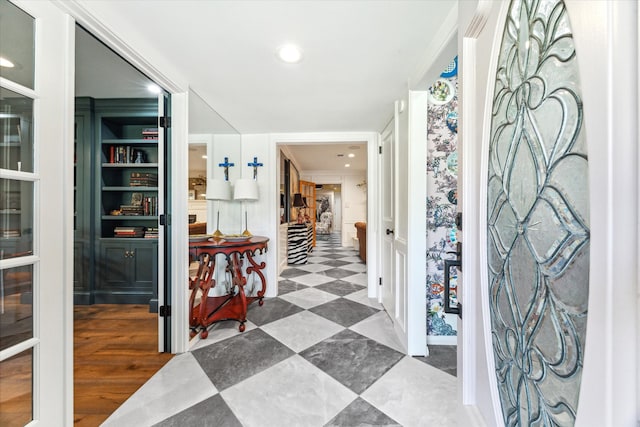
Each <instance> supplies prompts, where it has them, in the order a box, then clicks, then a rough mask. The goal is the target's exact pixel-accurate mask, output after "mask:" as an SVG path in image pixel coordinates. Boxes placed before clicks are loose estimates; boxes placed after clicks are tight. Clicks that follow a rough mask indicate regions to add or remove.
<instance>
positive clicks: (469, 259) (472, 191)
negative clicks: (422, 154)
mask: <svg viewBox="0 0 640 427" xmlns="http://www.w3.org/2000/svg"><path fill="white" fill-rule="evenodd" d="M462 52H463V53H462V57H461V58H460V61H459V62H458V66H459V67H460V68H461V77H462V85H461V86H462V87H463V88H470V89H471V90H468V91H467V90H465V91H464V98H463V102H461V103H460V107H461V110H462V111H461V114H460V117H461V118H462V117H463V118H464V120H461V121H460V133H459V135H458V138H460V142H461V143H459V147H460V168H459V170H460V171H461V174H460V175H461V176H460V183H461V185H460V196H461V197H460V206H459V207H458V209H459V210H460V211H461V212H463V215H462V231H461V234H462V239H461V241H462V274H461V275H460V276H461V278H462V285H461V286H460V291H459V293H460V296H459V298H460V302H461V303H462V308H463V312H462V316H463V320H462V321H461V322H459V326H460V327H459V329H458V331H459V335H458V336H459V339H460V342H461V348H462V351H461V352H460V354H459V355H458V360H459V361H460V364H461V369H460V372H459V375H458V378H459V387H460V388H461V390H460V392H461V398H462V402H461V403H462V404H463V405H472V404H475V402H476V396H475V393H476V369H477V364H476V352H477V351H478V350H477V348H478V346H477V343H476V333H475V325H474V320H475V319H477V318H478V317H479V316H480V314H479V313H478V312H477V310H476V303H475V302H476V301H477V299H478V298H480V295H479V293H478V287H477V282H476V277H477V276H478V272H479V270H480V265H479V263H478V259H477V257H476V256H475V255H474V253H475V252H476V251H478V249H479V247H480V246H479V243H478V232H477V228H478V226H479V224H478V215H479V212H478V211H479V209H480V206H479V201H478V197H479V196H478V193H477V191H476V185H477V181H476V177H477V176H479V174H480V171H479V170H478V169H477V166H478V164H477V162H476V161H475V159H477V158H478V144H477V142H478V141H476V140H475V138H473V135H474V132H475V129H476V119H477V114H476V112H475V105H476V102H477V101H476V96H475V94H476V92H475V87H476V85H477V84H478V82H477V80H476V40H475V38H473V39H472V38H467V37H465V38H464V40H463V42H462ZM467 135H468V136H467ZM466 159H474V160H473V161H470V162H469V161H465V160H466ZM472 251H473V253H472ZM465 273H466V274H465ZM465 319H468V320H467V321H465Z"/></svg>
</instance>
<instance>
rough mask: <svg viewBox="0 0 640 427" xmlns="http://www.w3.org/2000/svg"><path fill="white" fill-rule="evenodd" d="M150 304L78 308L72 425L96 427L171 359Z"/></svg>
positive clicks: (75, 312)
mask: <svg viewBox="0 0 640 427" xmlns="http://www.w3.org/2000/svg"><path fill="white" fill-rule="evenodd" d="M157 322H158V318H157V315H156V314H154V313H149V307H148V306H147V305H132V304H96V305H84V306H83V305H80V306H75V309H74V346H73V347H74V381H73V384H74V426H81V427H95V426H99V425H100V424H101V423H102V422H103V421H104V420H106V419H107V418H108V417H109V415H111V413H113V411H115V410H116V409H117V408H118V407H119V406H120V405H121V404H122V403H123V402H124V401H125V400H127V399H128V398H129V396H131V395H132V394H133V393H134V392H135V391H136V390H137V389H138V388H140V386H142V385H143V384H144V383H145V382H146V381H147V380H148V379H149V378H151V376H153V374H155V373H156V372H157V371H158V370H159V369H160V368H161V367H162V366H163V365H164V364H165V363H167V362H168V361H169V359H171V357H172V355H171V354H165V353H158V332H157V331H158V327H157Z"/></svg>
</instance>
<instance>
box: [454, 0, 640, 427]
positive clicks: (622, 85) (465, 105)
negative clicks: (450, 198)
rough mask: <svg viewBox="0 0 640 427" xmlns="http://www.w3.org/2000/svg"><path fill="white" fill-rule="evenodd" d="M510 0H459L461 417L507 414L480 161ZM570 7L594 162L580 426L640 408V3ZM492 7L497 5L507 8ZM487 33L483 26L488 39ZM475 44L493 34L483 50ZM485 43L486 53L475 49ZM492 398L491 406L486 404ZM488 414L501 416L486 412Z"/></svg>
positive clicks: (622, 419) (633, 416)
mask: <svg viewBox="0 0 640 427" xmlns="http://www.w3.org/2000/svg"><path fill="white" fill-rule="evenodd" d="M463 3H465V2H463ZM508 3H509V2H505V3H504V4H496V3H493V2H490V1H476V2H473V3H472V2H468V3H465V4H464V5H462V4H461V14H460V17H461V18H460V21H461V22H466V23H467V24H465V25H468V26H467V28H466V29H465V34H464V38H462V39H461V41H462V43H461V45H462V47H463V51H462V55H461V57H460V63H461V65H462V67H461V69H462V82H463V84H462V88H463V90H464V92H463V94H462V110H461V113H462V114H461V129H460V132H461V135H460V138H461V140H462V141H463V143H462V150H463V151H462V154H463V155H462V171H463V175H462V178H463V180H462V187H463V191H462V194H461V195H462V206H463V209H464V215H463V237H464V243H463V275H462V277H463V282H462V286H461V301H462V304H463V308H464V310H463V315H464V317H463V319H464V320H463V322H462V328H461V330H462V334H461V338H460V339H461V341H460V342H461V344H462V349H463V351H462V360H461V369H459V371H458V378H459V381H460V382H459V384H460V386H461V393H460V400H459V402H460V404H461V405H462V408H461V409H462V410H461V411H460V413H461V420H463V424H464V425H473V426H476V425H478V426H479V425H495V424H500V421H498V422H496V420H501V419H502V415H501V413H500V409H499V408H498V407H496V405H495V404H494V403H492V401H493V402H497V399H495V397H496V395H497V392H496V390H495V385H492V384H491V383H495V376H494V371H493V368H492V367H491V363H492V360H493V359H492V357H491V354H490V353H491V352H492V350H491V342H490V337H487V336H486V334H484V333H483V332H484V331H488V330H489V329H490V327H489V325H488V316H486V313H487V304H486V295H485V296H484V301H482V303H481V302H480V295H479V294H480V293H479V292H478V289H477V287H478V286H480V287H481V292H484V293H486V287H487V284H486V277H484V276H486V275H485V274H484V273H483V269H482V268H481V266H483V265H486V262H484V258H486V256H483V255H482V254H486V250H485V249H484V248H486V239H484V238H483V232H482V227H483V225H482V224H483V221H482V218H480V220H478V218H479V217H483V216H486V212H483V206H485V203H486V202H485V201H484V200H486V197H485V196H486V189H483V187H482V185H483V184H482V182H484V183H485V184H486V177H484V181H483V179H482V178H483V177H482V173H483V170H486V169H483V167H481V162H480V160H479V159H483V160H482V164H484V165H486V156H487V151H488V150H487V148H486V147H487V141H486V136H487V135H488V129H489V123H488V122H489V119H488V118H487V117H483V116H482V115H481V114H482V112H483V111H486V110H487V108H488V107H490V105H491V102H490V99H491V97H492V90H493V77H492V73H493V74H495V63H496V59H497V54H494V53H492V55H491V60H490V61H489V65H488V66H487V62H486V58H485V57H486V51H487V44H486V43H487V38H486V37H487V36H488V37H489V38H492V39H493V40H492V42H491V43H492V46H493V47H492V49H491V50H492V52H496V51H497V49H498V47H499V44H500V39H501V37H500V35H501V33H502V23H503V22H504V16H505V13H506V8H507V7H508ZM565 4H566V6H567V10H568V13H569V18H570V20H571V25H572V28H573V35H574V41H575V46H576V53H577V60H578V64H579V70H580V78H581V80H582V82H581V87H582V92H583V93H582V95H583V100H584V131H585V132H586V138H587V146H588V153H589V160H590V162H589V185H590V206H591V208H590V215H591V218H590V221H591V245H590V247H591V260H592V261H591V263H590V273H589V274H590V291H589V293H590V295H589V317H588V326H587V338H586V347H585V359H584V370H583V374H582V387H581V393H580V401H579V406H578V415H577V419H576V425H577V426H589V425H635V424H636V423H637V422H638V409H639V408H640V393H639V391H638V387H639V386H640V368H639V365H640V363H639V362H640V350H639V346H640V341H639V337H638V333H639V330H640V325H639V323H638V322H639V321H638V319H639V317H638V314H639V310H638V307H639V306H640V301H639V295H640V293H639V292H638V291H639V286H640V270H639V268H638V256H639V250H638V239H639V238H640V230H639V228H640V226H639V224H638V217H639V212H640V176H639V174H638V165H639V164H640V153H639V150H638V140H639V139H640V136H639V129H638V122H639V120H640V115H639V110H638V102H637V100H638V94H639V85H638V58H639V57H640V53H639V51H638V45H639V40H640V37H639V33H638V22H639V21H638V18H639V17H640V12H639V11H638V9H637V5H636V4H635V2H610V1H607V0H602V1H580V0H565ZM495 8H500V9H499V11H500V13H497V10H496V9H495ZM472 9H475V12H474V15H473V16H469V15H470V13H469V12H470V10H472ZM483 30H484V31H485V34H483V35H482V41H480V38H479V37H480V35H481V33H483ZM496 35H498V36H497V37H496ZM477 43H484V46H483V49H482V50H481V51H480V50H479V47H478V46H477ZM476 49H478V51H477V52H482V55H477V58H476ZM481 56H482V57H483V58H485V62H482V59H481ZM476 59H477V60H478V61H479V63H480V64H481V65H480V66H477V64H476ZM487 73H488V74H487ZM596 82H597V84H596ZM483 93H484V95H481V94H483ZM481 141H482V144H480V142H481ZM624 236H634V237H635V238H625V237H624ZM478 253H480V254H481V256H480V257H478V256H477V254H478ZM483 262H484V264H483ZM479 284H480V285H479ZM476 325H480V327H481V328H482V329H483V330H479V328H478V327H476ZM477 337H480V338H477ZM476 338H477V339H476ZM483 359H484V360H483ZM487 362H488V363H487ZM487 364H488V365H489V366H487ZM489 396H491V397H492V398H491V399H489ZM491 405H493V406H494V407H493V408H492V409H489V410H487V408H488V407H490V406H491ZM480 408H485V409H484V410H481V409H480ZM481 413H482V415H481ZM491 413H493V414H494V415H493V416H494V418H495V419H493V420H492V419H489V418H487V417H490V416H491Z"/></svg>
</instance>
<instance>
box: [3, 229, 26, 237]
mask: <svg viewBox="0 0 640 427" xmlns="http://www.w3.org/2000/svg"><path fill="white" fill-rule="evenodd" d="M20 236H21V231H20V230H19V229H3V230H0V237H2V238H11V237H20Z"/></svg>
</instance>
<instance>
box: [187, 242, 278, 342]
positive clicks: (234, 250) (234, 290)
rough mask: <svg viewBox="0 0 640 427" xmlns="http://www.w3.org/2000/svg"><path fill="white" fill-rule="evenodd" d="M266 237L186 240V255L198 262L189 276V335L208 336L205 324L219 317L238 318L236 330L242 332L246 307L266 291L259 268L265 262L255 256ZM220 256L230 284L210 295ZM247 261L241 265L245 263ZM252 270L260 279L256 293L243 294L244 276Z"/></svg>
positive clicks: (263, 246) (261, 250)
mask: <svg viewBox="0 0 640 427" xmlns="http://www.w3.org/2000/svg"><path fill="white" fill-rule="evenodd" d="M268 241H269V238H267V237H262V236H253V237H251V238H250V239H248V240H244V241H230V240H225V239H224V238H223V239H220V240H206V241H202V242H190V243H189V255H190V258H191V259H196V260H197V261H198V273H197V275H196V276H195V278H190V279H189V289H190V290H191V296H190V297H189V313H190V314H189V326H190V327H191V336H192V337H193V336H195V335H196V334H197V333H198V330H200V337H202V338H207V336H208V335H209V332H208V331H207V327H208V326H209V325H211V324H212V323H215V322H219V321H221V320H237V321H238V322H240V326H239V327H238V330H239V331H240V332H243V331H244V329H245V325H244V324H245V322H246V321H247V307H248V305H249V304H251V303H252V302H254V301H256V300H258V304H259V305H262V304H263V301H262V298H263V297H264V293H265V290H266V280H265V277H264V274H263V272H262V270H263V269H264V268H265V266H266V264H265V262H256V260H255V259H254V257H255V256H257V255H261V254H263V253H265V252H266V251H267V242H268ZM217 258H223V259H224V260H225V261H226V266H225V267H224V268H225V273H226V274H227V275H229V276H230V277H231V280H230V283H229V287H228V288H227V289H226V290H225V293H224V295H221V296H209V290H211V289H212V288H215V286H216V277H217V276H216V259H217ZM245 261H246V262H247V264H248V265H247V266H246V268H244V266H243V264H244V262H245ZM252 273H255V274H256V275H257V276H258V278H259V279H260V285H261V287H260V289H258V291H257V292H256V293H255V295H250V296H247V295H246V294H245V285H246V284H247V277H249V276H250V275H251V274H252ZM198 292H201V293H202V294H201V295H200V297H199V299H200V301H199V302H200V304H198V305H195V304H196V301H197V294H198Z"/></svg>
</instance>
